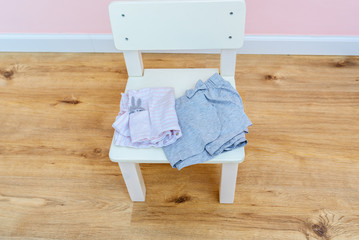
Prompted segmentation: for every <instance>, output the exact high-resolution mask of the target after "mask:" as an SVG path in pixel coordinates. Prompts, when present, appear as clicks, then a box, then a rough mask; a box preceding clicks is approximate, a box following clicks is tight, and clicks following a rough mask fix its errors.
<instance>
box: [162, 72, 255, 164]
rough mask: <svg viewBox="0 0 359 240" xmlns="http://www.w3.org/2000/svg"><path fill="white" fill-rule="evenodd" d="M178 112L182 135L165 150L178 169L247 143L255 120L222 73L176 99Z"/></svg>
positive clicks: (199, 83) (199, 82)
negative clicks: (246, 111) (252, 120)
mask: <svg viewBox="0 0 359 240" xmlns="http://www.w3.org/2000/svg"><path fill="white" fill-rule="evenodd" d="M176 112H177V117H178V122H179V125H180V128H181V130H182V137H181V138H179V139H178V140H177V141H176V142H174V143H173V144H171V145H168V146H165V147H163V150H164V152H165V154H166V157H167V159H168V160H169V162H170V164H171V165H172V167H174V168H175V167H176V168H177V169H178V170H180V169H182V168H184V167H187V166H190V165H193V164H196V163H202V162H205V161H208V160H210V159H212V158H214V157H215V156H217V155H218V154H220V153H223V152H226V151H231V150H233V149H235V148H238V147H243V146H244V145H246V144H247V140H246V138H245V134H246V133H248V127H249V126H251V125H252V123H251V121H250V120H249V118H248V117H247V115H246V114H245V113H244V111H243V102H242V99H241V97H240V96H239V94H238V92H237V91H236V89H234V88H233V87H232V85H231V84H230V83H229V82H228V81H226V80H224V79H223V78H222V77H221V76H220V75H219V74H218V73H216V74H214V75H213V76H211V77H210V78H209V79H208V80H207V81H205V82H202V81H201V80H199V81H198V82H197V84H196V87H195V88H194V89H190V90H187V91H186V94H185V95H184V96H182V97H180V98H178V99H176Z"/></svg>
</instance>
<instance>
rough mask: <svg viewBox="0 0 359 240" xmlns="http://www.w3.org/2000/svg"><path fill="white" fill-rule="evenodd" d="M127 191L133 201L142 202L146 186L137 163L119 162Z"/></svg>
mask: <svg viewBox="0 0 359 240" xmlns="http://www.w3.org/2000/svg"><path fill="white" fill-rule="evenodd" d="M118 165H119V166H120V169H121V173H122V176H123V179H124V180H125V183H126V187H127V190H128V193H129V194H130V198H131V200H132V201H133V202H144V201H145V198H146V187H145V183H144V181H143V177H142V174H141V168H140V166H139V164H138V163H119V164H118Z"/></svg>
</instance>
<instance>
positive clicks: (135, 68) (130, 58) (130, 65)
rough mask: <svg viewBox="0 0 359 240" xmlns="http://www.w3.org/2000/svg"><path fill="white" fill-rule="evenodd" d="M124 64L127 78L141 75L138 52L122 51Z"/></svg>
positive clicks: (141, 69)
mask: <svg viewBox="0 0 359 240" xmlns="http://www.w3.org/2000/svg"><path fill="white" fill-rule="evenodd" d="M123 56H124V58H125V62H126V68H127V74H128V76H129V77H139V76H142V75H143V61H142V54H141V52H140V51H138V50H131V51H129V50H127V51H123Z"/></svg>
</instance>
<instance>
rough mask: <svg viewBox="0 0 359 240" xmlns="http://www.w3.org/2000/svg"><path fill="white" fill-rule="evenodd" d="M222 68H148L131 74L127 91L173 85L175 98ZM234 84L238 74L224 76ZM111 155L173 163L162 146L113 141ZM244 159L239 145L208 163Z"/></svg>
mask: <svg viewBox="0 0 359 240" xmlns="http://www.w3.org/2000/svg"><path fill="white" fill-rule="evenodd" d="M217 72H218V69H211V68H203V69H145V70H144V74H143V76H142V77H129V79H128V81H127V86H126V91H127V90H128V89H140V88H146V87H173V88H174V89H175V97H176V98H178V97H180V96H183V95H184V94H185V92H186V90H188V89H191V88H193V87H194V86H195V84H196V82H197V81H198V80H199V79H201V80H203V81H205V80H207V79H208V78H209V77H210V76H212V75H213V74H214V73H217ZM224 79H225V80H227V81H229V82H230V83H231V84H232V86H235V80H234V77H224ZM109 157H110V159H111V161H113V162H135V163H169V162H168V160H167V158H166V156H165V154H164V152H163V150H162V149H161V148H148V149H136V148H130V147H120V146H116V145H115V144H114V141H112V144H111V148H110V153H109ZM243 160H244V148H238V149H236V150H233V151H229V152H226V153H223V154H220V155H219V156H217V157H216V158H214V159H212V160H210V161H209V162H206V163H223V162H226V163H232V162H242V161H243Z"/></svg>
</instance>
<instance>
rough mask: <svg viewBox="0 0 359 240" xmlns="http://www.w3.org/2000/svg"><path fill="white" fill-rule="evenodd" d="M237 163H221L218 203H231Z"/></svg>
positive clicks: (234, 187) (234, 190)
mask: <svg viewBox="0 0 359 240" xmlns="http://www.w3.org/2000/svg"><path fill="white" fill-rule="evenodd" d="M237 172H238V163H223V164H222V174H221V185H220V189H219V202H220V203H233V202H234V195H235V192H236V182H237Z"/></svg>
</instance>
